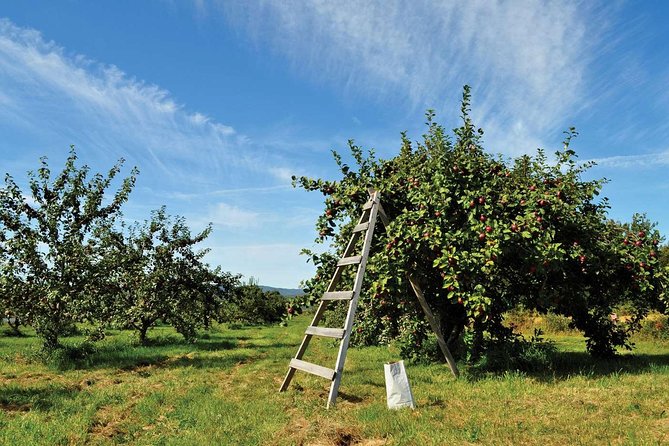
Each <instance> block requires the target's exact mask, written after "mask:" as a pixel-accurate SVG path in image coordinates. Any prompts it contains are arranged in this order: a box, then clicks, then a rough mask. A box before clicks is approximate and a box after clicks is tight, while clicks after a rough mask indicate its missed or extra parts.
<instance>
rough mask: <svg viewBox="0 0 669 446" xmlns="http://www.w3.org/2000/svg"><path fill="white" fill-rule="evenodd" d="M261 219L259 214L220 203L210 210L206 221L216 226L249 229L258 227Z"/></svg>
mask: <svg viewBox="0 0 669 446" xmlns="http://www.w3.org/2000/svg"><path fill="white" fill-rule="evenodd" d="M259 217H260V214H259V213H257V212H254V211H250V210H247V209H242V208H240V207H237V206H234V205H230V204H227V203H223V202H220V203H217V204H216V205H215V206H213V207H211V208H210V209H209V212H208V213H207V214H206V216H205V219H206V220H207V221H208V222H211V223H213V225H214V226H223V227H231V228H249V227H254V226H257V225H258V223H259Z"/></svg>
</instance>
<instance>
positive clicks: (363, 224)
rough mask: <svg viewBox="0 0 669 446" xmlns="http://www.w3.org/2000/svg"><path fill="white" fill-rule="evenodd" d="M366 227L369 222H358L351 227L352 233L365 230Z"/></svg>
mask: <svg viewBox="0 0 669 446" xmlns="http://www.w3.org/2000/svg"><path fill="white" fill-rule="evenodd" d="M367 228H369V222H367V223H360V224H359V225H357V226H356V227H355V228H353V233H354V234H355V233H356V232H362V231H366V230H367Z"/></svg>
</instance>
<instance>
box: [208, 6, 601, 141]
mask: <svg viewBox="0 0 669 446" xmlns="http://www.w3.org/2000/svg"><path fill="white" fill-rule="evenodd" d="M213 3H216V4H217V5H218V7H219V9H220V10H221V11H223V14H224V15H225V16H226V17H227V18H228V20H229V21H230V22H231V23H233V24H234V25H236V26H238V27H239V28H241V29H242V30H244V31H245V32H246V33H247V34H248V35H249V36H250V37H251V39H253V40H254V41H255V42H257V43H258V44H259V45H262V46H265V45H273V46H274V49H275V50H276V51H277V52H279V53H281V54H283V55H285V56H287V57H288V58H289V60H290V62H291V63H292V65H293V67H294V69H295V71H296V72H298V73H299V74H300V75H302V76H306V77H308V78H310V79H312V80H314V81H316V82H326V83H332V84H334V85H336V86H337V87H339V88H341V89H343V90H345V91H347V92H348V93H349V94H351V95H352V96H357V95H359V94H363V95H365V96H367V97H373V98H376V99H377V100H379V101H382V102H385V101H388V100H394V99H395V98H397V97H403V98H405V101H406V102H405V103H406V105H408V106H409V107H410V108H414V109H415V108H420V109H422V108H426V107H433V108H436V109H440V108H441V107H442V106H444V105H447V106H448V107H449V110H450V108H452V104H453V102H454V100H455V99H456V98H457V96H459V93H460V91H461V88H462V85H464V84H465V83H467V84H470V85H472V87H473V92H474V104H473V113H474V117H475V118H477V121H478V122H479V123H480V124H481V125H482V126H483V127H484V128H486V129H489V130H488V132H487V133H488V134H489V135H490V136H491V138H490V139H491V140H494V141H501V142H502V146H501V147H499V148H496V150H503V151H505V152H507V153H518V152H524V151H528V150H533V149H534V148H536V146H537V145H540V144H539V141H538V140H537V139H536V135H542V136H541V138H540V139H543V138H544V137H545V136H544V135H546V134H547V133H551V134H553V133H556V132H558V134H559V131H560V130H562V129H561V127H563V126H564V125H565V124H564V122H563V120H564V118H565V117H567V118H568V117H569V116H574V114H575V113H576V112H577V110H578V109H579V108H580V107H581V104H580V103H579V98H580V97H581V96H582V95H583V92H584V89H585V78H586V77H587V75H588V73H587V70H586V67H587V65H588V63H589V61H590V60H591V59H592V57H593V54H592V53H593V50H592V49H593V48H594V46H595V45H596V44H597V42H598V39H599V38H600V33H601V32H603V31H602V30H603V29H604V28H605V26H606V22H605V20H603V19H602V17H600V16H599V15H600V13H597V12H595V11H593V10H592V9H591V8H589V7H588V5H587V4H583V3H565V2H550V1H548V2H547V1H491V0H474V1H470V2H466V3H460V2H443V1H414V2H403V1H377V2H359V1H338V2H329V1H312V2H306V3H305V2H297V1H282V2H221V1H218V2H216V1H214V2H213ZM591 23H596V24H597V27H598V28H599V29H600V31H596V30H594V29H593V27H592V26H590V24H591ZM531 135H535V137H534V138H531V137H530V136H531Z"/></svg>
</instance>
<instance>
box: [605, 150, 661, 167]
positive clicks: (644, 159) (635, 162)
mask: <svg viewBox="0 0 669 446" xmlns="http://www.w3.org/2000/svg"><path fill="white" fill-rule="evenodd" d="M592 161H594V162H595V163H597V165H598V166H600V167H613V168H619V169H628V168H657V167H664V166H669V151H666V152H659V153H649V154H644V155H620V156H609V157H606V158H596V159H593V160H592Z"/></svg>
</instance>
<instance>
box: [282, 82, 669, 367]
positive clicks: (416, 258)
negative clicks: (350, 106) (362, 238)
mask: <svg viewBox="0 0 669 446" xmlns="http://www.w3.org/2000/svg"><path fill="white" fill-rule="evenodd" d="M469 103H470V91H469V88H468V87H465V90H464V95H463V101H462V109H461V111H462V119H463V125H462V126H461V127H459V128H457V129H455V130H454V138H453V139H451V138H450V137H449V136H447V134H446V132H445V130H444V128H443V127H442V126H440V125H438V124H437V123H436V122H435V121H434V114H433V113H432V112H428V114H427V127H428V128H427V133H426V134H425V135H424V137H423V141H422V142H420V143H416V144H414V143H412V142H411V141H409V139H408V138H407V137H406V135H405V134H403V135H402V144H401V148H400V152H399V154H398V155H397V156H396V157H394V158H392V159H390V160H381V159H377V158H376V157H375V156H374V153H373V152H370V153H369V155H367V156H366V155H365V154H364V152H363V150H362V149H361V148H359V147H358V146H356V145H354V144H353V143H352V142H349V146H350V150H351V155H352V157H353V159H354V160H355V163H356V164H357V169H353V168H351V167H350V166H349V165H348V164H346V163H344V162H343V161H342V158H341V156H340V155H339V154H338V153H336V152H334V158H335V162H336V163H337V165H338V167H339V170H340V171H341V178H340V179H339V180H336V181H326V180H322V179H311V178H307V177H301V178H299V179H298V178H295V179H294V182H295V183H296V184H299V185H300V186H301V187H303V188H304V189H306V190H309V191H320V192H321V193H322V194H323V195H324V196H325V206H326V209H325V211H324V213H323V214H322V215H321V216H320V217H319V219H318V221H317V230H318V233H319V236H318V238H317V241H319V242H323V241H325V240H328V239H329V240H331V241H332V247H333V248H334V252H326V253H324V254H315V253H313V252H310V251H305V252H306V253H307V254H309V255H310V256H311V260H312V261H313V262H314V264H315V265H316V267H317V273H316V275H315V276H314V277H313V278H312V279H310V280H309V281H307V282H306V289H307V291H308V292H309V293H308V298H310V299H312V301H314V300H315V299H318V298H320V296H321V294H322V292H323V291H324V290H325V287H326V286H327V283H328V280H329V278H330V276H331V274H332V272H333V269H334V264H335V262H336V258H338V257H339V256H340V255H341V253H342V252H343V249H344V247H345V246H346V243H347V242H348V240H349V238H350V236H351V230H352V227H353V225H355V223H356V222H357V218H358V217H359V215H360V212H361V205H362V204H363V203H364V202H365V201H366V199H367V198H368V194H367V192H366V189H367V188H368V187H373V188H374V189H376V190H378V191H380V193H381V196H382V203H383V206H384V208H385V210H386V213H387V214H388V216H389V217H390V219H391V223H390V225H389V227H388V230H387V234H386V233H385V232H383V231H381V230H378V229H377V231H378V232H377V233H376V234H375V235H376V236H375V246H374V247H373V249H372V256H371V257H370V260H369V263H368V270H367V271H368V273H367V278H368V282H367V285H366V286H365V287H364V289H365V290H367V291H366V292H365V293H364V294H363V296H361V299H362V300H361V307H360V310H359V313H358V317H357V321H356V327H355V337H354V341H355V342H358V343H363V344H374V343H378V342H389V341H391V340H395V339H397V340H399V341H400V342H401V345H402V349H403V354H404V355H405V356H416V355H417V354H418V353H419V352H420V351H421V349H422V347H423V344H424V342H425V340H426V336H427V331H428V326H427V324H426V323H425V322H424V321H423V318H422V313H421V311H420V309H419V307H418V306H417V304H416V302H415V299H414V298H412V291H411V289H410V288H409V286H408V281H407V280H406V278H407V276H408V275H411V276H413V277H414V278H415V279H416V280H417V281H418V282H419V283H420V285H421V287H422V289H423V291H424V293H425V295H426V298H427V299H428V301H429V302H430V304H431V306H432V308H433V309H434V311H435V312H436V313H437V315H438V317H439V321H440V327H441V331H442V334H443V336H444V338H445V339H447V341H448V343H449V345H450V346H451V348H452V349H454V350H458V347H459V349H460V351H461V352H462V353H464V354H466V356H467V357H468V358H470V359H472V360H475V359H477V358H480V357H481V356H482V355H485V353H486V352H487V351H489V349H491V348H494V347H495V346H498V345H499V344H500V343H505V342H508V341H510V340H512V339H514V338H515V336H516V334H514V333H513V332H512V329H511V328H508V327H506V326H505V325H504V323H503V321H504V314H505V312H507V311H508V310H510V309H513V308H516V307H518V306H524V307H526V308H530V309H536V310H538V311H541V312H546V311H552V312H555V313H558V314H562V315H565V316H569V317H571V318H572V321H573V325H574V326H575V327H576V328H578V329H580V330H582V331H583V333H584V334H585V336H586V338H587V346H588V350H589V351H590V352H591V353H592V354H594V355H601V356H606V355H611V354H613V353H614V352H615V348H616V347H619V346H623V347H630V343H629V336H630V334H631V333H632V332H633V331H634V330H636V329H638V327H639V322H640V320H641V319H643V317H644V316H645V315H646V314H647V312H648V311H650V310H651V309H659V310H661V311H666V295H665V289H666V285H667V283H666V273H665V271H664V270H663V269H662V268H660V267H659V263H658V258H657V257H658V256H657V245H658V243H659V241H660V234H659V233H658V231H657V230H656V229H655V228H654V227H653V226H652V225H651V224H650V222H648V220H647V219H646V218H644V217H642V216H635V217H634V219H633V221H632V222H631V223H625V224H621V223H617V222H614V221H611V220H610V219H609V218H608V217H607V209H608V203H607V200H606V199H598V198H597V196H598V195H599V193H600V191H601V188H602V186H603V184H604V181H603V180H585V179H583V174H584V172H586V171H587V169H588V168H589V167H591V166H592V163H585V164H579V163H578V162H577V161H576V154H575V152H574V151H573V150H572V149H571V148H570V142H571V140H572V138H573V137H574V136H576V132H575V131H574V130H573V129H571V130H570V131H569V132H567V137H566V139H565V141H564V146H563V148H562V149H561V150H559V151H558V152H556V158H555V160H554V161H549V159H548V157H547V156H546V155H545V154H544V152H543V151H538V153H537V154H536V155H535V156H528V155H525V156H521V157H518V158H516V159H514V160H505V159H503V158H501V157H499V156H493V155H490V154H489V153H487V152H485V151H484V149H483V147H482V146H481V142H482V139H481V137H482V135H483V131H482V130H481V129H477V128H475V126H474V125H473V123H472V121H471V119H470V117H469ZM347 278H348V280H350V278H351V275H349V276H345V277H344V280H346V279H347ZM622 304H627V305H628V306H629V307H630V308H632V312H633V314H632V317H631V319H630V320H629V321H627V322H622V321H620V320H616V319H612V318H611V314H612V312H613V310H614V309H615V308H617V307H618V306H619V305H622ZM463 350H464V351H463Z"/></svg>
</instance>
